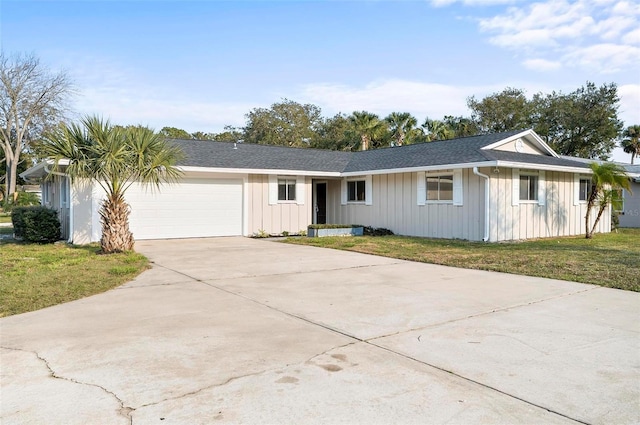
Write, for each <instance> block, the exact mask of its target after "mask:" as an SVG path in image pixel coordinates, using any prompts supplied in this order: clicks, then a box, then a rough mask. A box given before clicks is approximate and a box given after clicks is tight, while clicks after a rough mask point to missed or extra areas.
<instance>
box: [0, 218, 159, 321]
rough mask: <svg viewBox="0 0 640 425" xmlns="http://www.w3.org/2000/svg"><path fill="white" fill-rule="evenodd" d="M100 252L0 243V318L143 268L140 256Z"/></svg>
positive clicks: (101, 287)
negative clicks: (103, 253) (101, 253)
mask: <svg viewBox="0 0 640 425" xmlns="http://www.w3.org/2000/svg"><path fill="white" fill-rule="evenodd" d="M9 229H10V233H12V232H13V229H11V228H9ZM3 230H5V229H3V228H0V231H3ZM99 249H100V247H99V246H97V245H95V244H94V245H87V246H70V245H66V244H63V243H58V244H49V245H37V244H24V243H19V242H16V241H13V240H3V241H2V242H0V253H1V255H0V270H1V272H0V317H2V316H9V315H12V314H19V313H25V312H27V311H33V310H39V309H41V308H44V307H49V306H52V305H56V304H60V303H64V302H68V301H73V300H76V299H79V298H83V297H87V296H89V295H94V294H98V293H101V292H104V291H106V290H108V289H111V288H114V287H116V286H119V285H121V284H123V283H125V282H127V281H129V280H131V279H133V278H134V277H135V276H137V275H138V274H140V273H141V272H142V271H143V270H145V269H146V268H147V267H148V260H147V258H146V257H144V256H143V255H141V254H137V253H134V252H131V253H122V254H112V255H99V254H98V251H99Z"/></svg>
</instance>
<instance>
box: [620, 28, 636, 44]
mask: <svg viewBox="0 0 640 425" xmlns="http://www.w3.org/2000/svg"><path fill="white" fill-rule="evenodd" d="M622 41H623V42H625V43H627V44H635V45H639V44H640V28H638V29H635V30H633V31H629V32H628V33H626V34H625V35H624V36H623V37H622Z"/></svg>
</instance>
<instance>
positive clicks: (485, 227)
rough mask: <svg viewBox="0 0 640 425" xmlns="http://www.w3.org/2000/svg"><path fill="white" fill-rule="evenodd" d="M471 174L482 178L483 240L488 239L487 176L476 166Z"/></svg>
mask: <svg viewBox="0 0 640 425" xmlns="http://www.w3.org/2000/svg"><path fill="white" fill-rule="evenodd" d="M473 174H475V175H476V176H479V177H482V178H483V179H484V238H482V241H483V242H488V241H489V176H487V175H486V174H482V173H481V172H479V171H478V167H473Z"/></svg>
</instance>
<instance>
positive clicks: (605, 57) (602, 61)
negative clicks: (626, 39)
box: [562, 44, 640, 74]
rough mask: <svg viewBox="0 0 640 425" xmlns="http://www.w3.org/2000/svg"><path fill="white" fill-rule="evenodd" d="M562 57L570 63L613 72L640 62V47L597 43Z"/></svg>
mask: <svg viewBox="0 0 640 425" xmlns="http://www.w3.org/2000/svg"><path fill="white" fill-rule="evenodd" d="M562 59H563V61H564V62H565V63H566V64H568V65H572V66H580V67H583V68H587V69H592V70H595V71H599V72H601V73H603V74H612V73H614V72H617V71H620V70H621V69H623V68H625V67H626V66H627V65H637V64H638V63H640V48H638V47H635V46H629V45H624V44H595V45H592V46H587V47H584V48H578V49H575V50H574V51H573V52H571V53H568V54H566V55H564V56H563V58H562Z"/></svg>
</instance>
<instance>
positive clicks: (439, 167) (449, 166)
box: [340, 161, 497, 177]
mask: <svg viewBox="0 0 640 425" xmlns="http://www.w3.org/2000/svg"><path fill="white" fill-rule="evenodd" d="M496 163H497V161H483V162H467V163H462V164H441V165H429V166H424V167H406V168H387V169H384V170H362V171H349V172H346V173H341V174H340V175H341V176H342V177H353V176H364V175H377V174H397V173H414V172H416V171H436V170H453V169H459V168H473V167H494V166H495V165H496Z"/></svg>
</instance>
